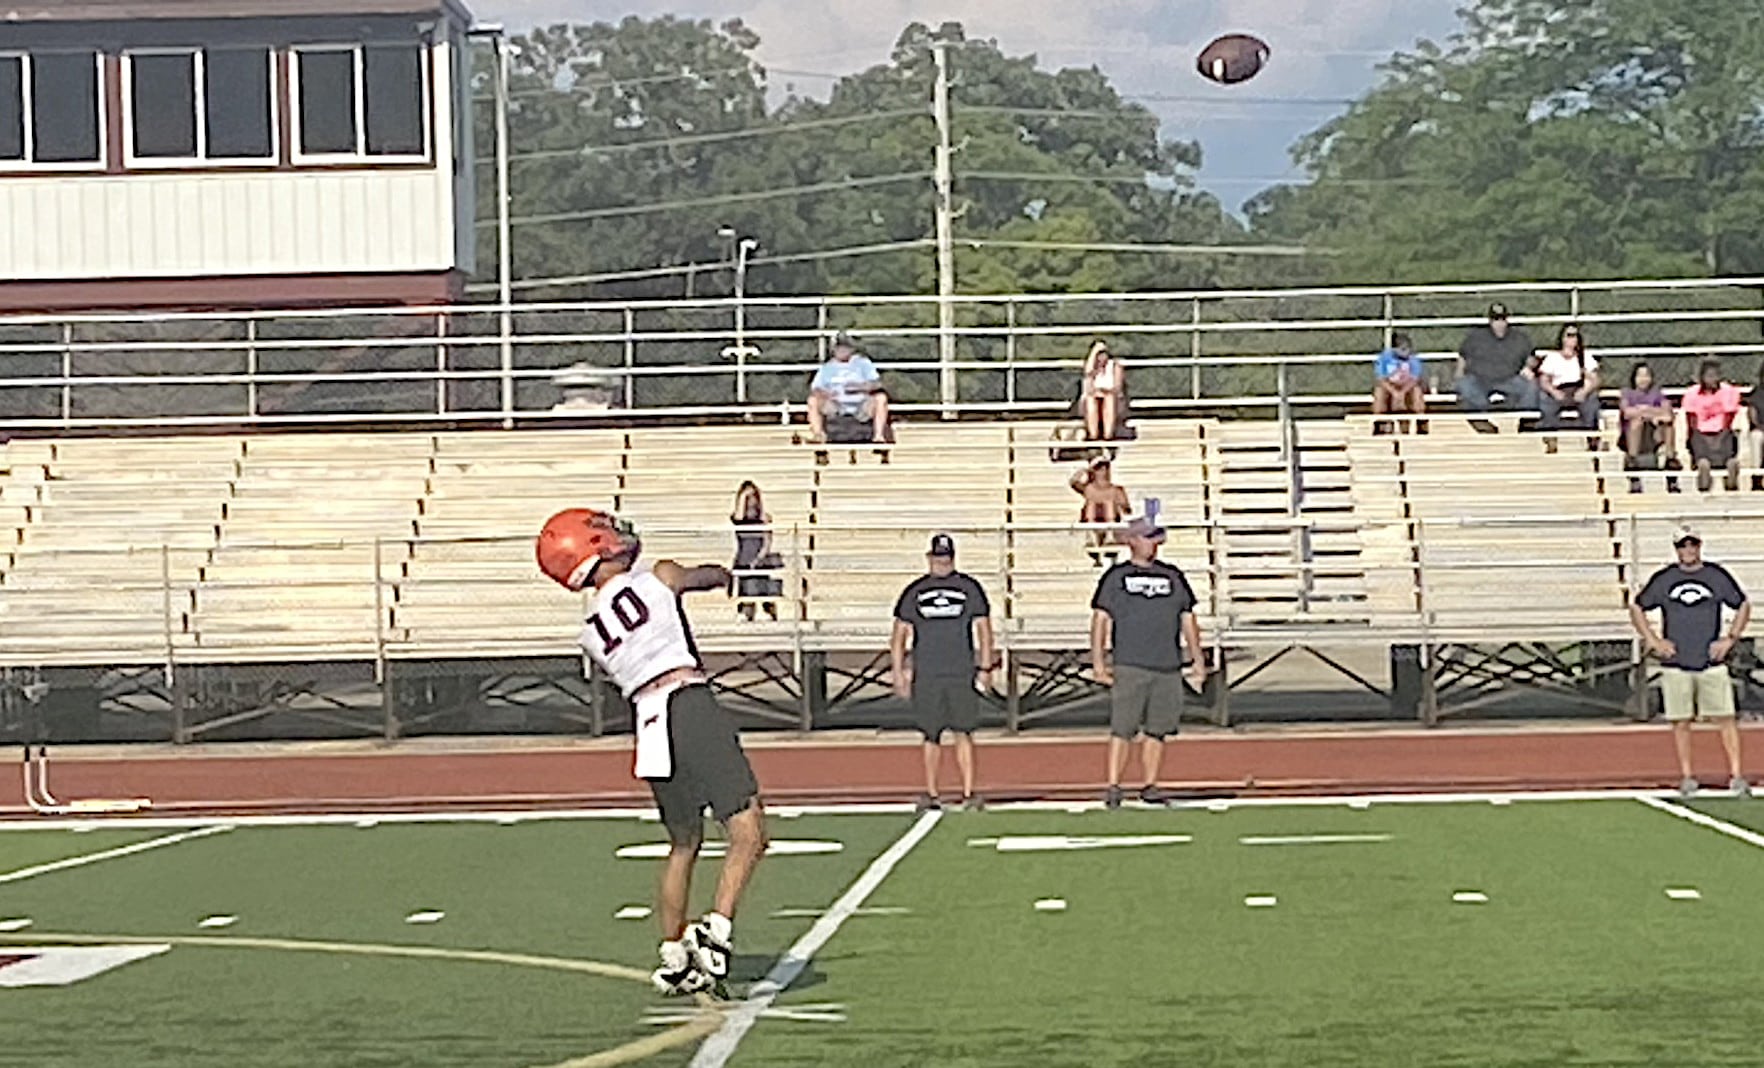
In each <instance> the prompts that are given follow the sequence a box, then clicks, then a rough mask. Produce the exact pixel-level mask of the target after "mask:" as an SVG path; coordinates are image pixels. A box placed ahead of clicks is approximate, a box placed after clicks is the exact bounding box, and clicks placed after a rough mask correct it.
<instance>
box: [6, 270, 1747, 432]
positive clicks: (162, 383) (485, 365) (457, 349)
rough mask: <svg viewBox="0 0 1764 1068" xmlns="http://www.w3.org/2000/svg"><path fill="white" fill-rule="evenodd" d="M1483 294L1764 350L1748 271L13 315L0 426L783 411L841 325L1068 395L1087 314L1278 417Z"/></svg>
mask: <svg viewBox="0 0 1764 1068" xmlns="http://www.w3.org/2000/svg"><path fill="white" fill-rule="evenodd" d="M1496 299H1498V300H1502V301H1504V302H1506V303H1508V304H1510V305H1512V306H1513V307H1514V308H1515V310H1516V312H1518V313H1520V314H1518V315H1517V317H1516V322H1518V323H1520V324H1521V325H1527V324H1529V325H1530V326H1531V327H1533V328H1534V330H1535V331H1536V333H1535V335H1534V337H1535V340H1536V341H1537V342H1538V343H1539V344H1540V345H1546V344H1549V343H1551V342H1553V341H1554V332H1553V330H1552V329H1551V327H1553V326H1554V325H1555V324H1558V323H1561V322H1565V321H1568V320H1575V321H1578V322H1580V323H1582V324H1583V325H1584V326H1585V327H1586V328H1587V329H1588V332H1589V334H1590V335H1591V342H1592V349H1593V351H1594V353H1595V354H1596V355H1598V356H1599V357H1600V358H1601V359H1602V360H1606V361H1608V362H1609V364H1610V370H1609V371H1608V372H1607V374H1606V378H1607V384H1614V383H1615V381H1616V379H1617V377H1618V376H1619V375H1620V374H1621V373H1622V372H1623V370H1624V364H1625V362H1626V361H1629V360H1634V359H1644V358H1645V359H1649V360H1652V361H1654V362H1655V363H1656V364H1657V365H1658V367H1657V370H1658V372H1659V377H1660V378H1661V379H1663V380H1665V381H1667V382H1676V381H1684V380H1688V378H1689V377H1690V371H1691V365H1692V364H1693V363H1694V361H1695V360H1696V359H1699V358H1700V357H1702V356H1703V355H1704V354H1718V355H1727V356H1748V357H1749V356H1756V355H1764V331H1761V328H1760V324H1761V323H1764V278H1726V279H1683V280H1665V281H1615V282H1585V283H1487V284H1474V285H1460V286H1432V287H1423V286H1398V287H1343V288H1302V289H1280V290H1185V291H1173V292H1166V293H1131V294H1054V295H1026V294H1015V295H1001V296H964V297H959V298H955V299H954V301H953V304H954V315H953V317H952V319H951V321H950V322H948V323H947V324H944V323H940V322H939V316H938V311H939V307H940V302H939V301H938V299H937V298H935V297H923V296H898V297H839V296H818V297H747V298H744V299H741V300H738V301H737V300H732V299H707V300H693V301H670V302H635V303H618V302H563V303H534V304H511V305H502V304H463V305H454V306H446V307H418V308H388V309H370V310H363V309H323V310H298V311H263V312H252V313H226V314H220V313H213V314H210V313H167V314H156V315H137V316H121V315H78V316H55V317H29V316H20V317H8V318H5V319H0V428H7V429H13V430H24V431H54V430H66V429H86V428H89V429H104V428H120V427H131V426H157V427H189V426H208V425H213V426H237V425H263V426H274V425H278V424H290V423H301V424H327V423H332V424H340V423H359V422H372V423H391V424H432V423H456V422H468V423H469V422H500V423H502V424H504V425H508V424H513V423H515V422H517V421H520V422H543V421H547V420H570V421H593V420H597V419H607V418H616V419H626V418H642V417H650V416H696V417H710V416H723V415H737V414H740V415H746V416H749V417H753V416H766V417H775V418H782V419H785V420H788V419H791V418H793V417H797V416H800V412H801V404H802V400H803V397H804V395H805V393H806V390H807V382H808V377H809V375H810V374H811V372H812V371H813V369H814V367H815V366H816V364H818V363H819V362H820V361H821V360H822V359H824V358H825V355H826V351H825V347H826V339H827V335H828V332H829V331H831V330H834V329H851V330H853V331H855V332H857V334H858V336H859V338H860V341H861V343H862V345H863V346H864V347H865V348H866V349H867V350H868V351H869V353H870V355H871V356H872V357H873V358H875V359H876V360H877V361H878V363H879V364H881V365H882V368H883V372H884V374H885V376H886V378H887V383H888V386H889V389H890V392H891V393H892V394H893V395H894V398H895V400H896V402H897V404H896V407H897V410H899V411H901V412H903V413H904V414H907V415H913V414H920V413H923V414H937V415H941V416H951V415H959V414H966V413H974V414H987V413H990V414H1014V415H1033V414H1041V415H1057V414H1060V413H1063V412H1064V411H1065V410H1066V409H1067V408H1069V406H1070V405H1071V402H1072V398H1073V396H1074V395H1075V391H1076V384H1077V374H1078V372H1079V370H1080V368H1081V365H1082V356H1083V350H1084V348H1085V345H1086V342H1087V341H1088V340H1089V339H1090V338H1091V337H1094V336H1103V337H1107V338H1109V340H1110V342H1111V345H1112V347H1113V348H1114V350H1115V351H1116V352H1117V354H1119V355H1122V356H1124V357H1125V358H1126V359H1127V360H1128V361H1129V366H1130V369H1131V374H1132V379H1133V381H1132V388H1133V405H1134V407H1135V408H1136V409H1138V410H1161V409H1175V410H1192V409H1204V408H1222V407H1239V408H1261V409H1273V410H1275V411H1276V412H1277V413H1278V414H1279V415H1281V416H1282V417H1283V418H1288V419H1290V418H1292V417H1293V413H1294V412H1295V410H1298V409H1303V408H1313V409H1314V408H1316V407H1318V406H1332V407H1333V406H1341V405H1350V404H1352V405H1357V404H1362V403H1364V401H1365V399H1366V387H1367V386H1369V384H1370V369H1369V364H1370V356H1371V354H1372V353H1374V352H1376V351H1377V350H1378V349H1379V348H1381V347H1382V346H1383V345H1384V344H1385V343H1386V341H1387V340H1388V337H1389V335H1390V333H1391V332H1393V331H1397V330H1402V331H1405V332H1407V333H1409V334H1410V335H1411V336H1413V337H1414V339H1415V342H1416V345H1417V347H1418V349H1419V351H1421V352H1422V353H1423V355H1424V356H1425V357H1426V358H1427V360H1428V361H1429V378H1430V385H1431V387H1432V388H1433V390H1434V392H1435V394H1436V396H1442V397H1443V396H1444V395H1445V392H1446V391H1449V389H1450V387H1451V384H1452V381H1451V380H1452V377H1453V374H1454V368H1453V361H1452V356H1453V354H1454V353H1455V351H1456V348H1457V345H1458V343H1459V341H1460V339H1461V337H1462V334H1463V332H1464V329H1465V328H1466V327H1468V326H1471V325H1474V324H1476V323H1478V322H1481V321H1482V317H1483V313H1484V312H1485V311H1486V307H1487V303H1488V302H1489V301H1491V300H1496ZM737 327H739V331H740V335H741V342H742V343H741V344H739V345H735V344H732V343H731V339H732V338H733V337H734V335H735V331H736V329H737ZM725 350H727V351H728V353H729V355H728V356H725V355H724V353H725ZM945 352H947V353H949V354H950V355H949V358H947V359H945V358H939V354H940V353H945ZM1736 377H1741V378H1747V379H1749V378H1750V377H1751V376H1750V375H1749V374H1744V375H1740V376H1736ZM946 387H947V388H946ZM573 390H581V391H583V392H585V393H589V394H593V396H591V397H589V398H588V399H587V400H586V401H585V402H584V404H586V405H590V406H584V404H570V403H566V402H567V401H569V400H570V397H571V395H572V391H573ZM578 399H579V398H578ZM601 404H604V405H605V407H604V408H601V407H593V406H595V405H601Z"/></svg>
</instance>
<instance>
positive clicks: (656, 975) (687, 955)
mask: <svg viewBox="0 0 1764 1068" xmlns="http://www.w3.org/2000/svg"><path fill="white" fill-rule="evenodd" d="M661 962H662V963H661V967H659V968H657V969H656V970H655V971H653V972H651V973H650V976H649V981H650V982H651V983H654V984H655V988H656V989H657V990H659V991H660V992H661V993H662V994H664V995H666V996H667V997H671V998H680V997H687V996H689V995H692V994H698V993H702V992H704V991H706V990H709V989H710V988H711V987H712V986H713V985H715V981H714V980H712V979H711V977H710V976H708V975H706V974H704V972H702V971H700V970H699V968H698V966H697V964H696V963H695V961H694V960H693V953H692V951H691V950H690V949H688V948H687V946H686V943H685V942H684V941H680V942H663V943H662V944H661Z"/></svg>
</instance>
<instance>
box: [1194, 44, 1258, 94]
mask: <svg viewBox="0 0 1764 1068" xmlns="http://www.w3.org/2000/svg"><path fill="white" fill-rule="evenodd" d="M1267 65H1268V43H1267V42H1266V41H1263V40H1262V39H1261V38H1259V37H1251V36H1250V35H1249V34H1247V33H1228V34H1226V35H1225V36H1223V37H1220V38H1219V39H1217V40H1215V41H1214V42H1213V43H1212V44H1210V45H1208V46H1207V47H1205V48H1203V49H1201V54H1200V56H1199V58H1197V59H1196V60H1195V67H1196V68H1197V69H1198V70H1199V71H1200V73H1201V77H1203V78H1206V79H1207V80H1209V81H1215V82H1218V83H1219V84H1220V85H1236V84H1237V83H1238V82H1247V81H1249V80H1250V79H1251V78H1254V77H1255V76H1256V75H1258V74H1260V73H1261V72H1262V68H1263V67H1265V66H1267Z"/></svg>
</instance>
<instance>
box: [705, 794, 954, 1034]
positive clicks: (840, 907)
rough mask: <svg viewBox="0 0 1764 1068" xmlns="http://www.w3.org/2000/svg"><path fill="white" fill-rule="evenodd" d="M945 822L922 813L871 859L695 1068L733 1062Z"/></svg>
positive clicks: (758, 985) (786, 953) (735, 1012)
mask: <svg viewBox="0 0 1764 1068" xmlns="http://www.w3.org/2000/svg"><path fill="white" fill-rule="evenodd" d="M942 818H943V813H942V812H939V811H931V812H926V813H924V814H923V815H921V816H920V817H919V818H918V819H916V820H914V821H913V824H912V826H910V827H908V828H907V830H906V833H905V834H903V835H901V836H900V837H899V838H897V839H895V841H894V844H893V845H891V846H889V847H888V848H887V849H885V850H883V851H882V855H881V856H878V857H877V858H876V859H875V860H873V861H871V862H870V866H869V867H867V868H865V869H864V873H863V874H862V875H860V876H858V877H857V881H856V882H854V883H852V884H851V886H850V887H849V888H847V890H846V891H845V893H843V894H841V895H839V900H838V901H835V902H834V903H833V907H832V908H829V909H828V910H827V914H826V915H825V916H822V917H821V918H820V919H818V920H816V921H815V924H814V926H813V927H810V928H809V929H808V931H807V932H806V933H805V934H804V935H803V936H802V937H801V938H798V939H797V940H796V942H795V943H794V944H793V945H792V946H791V947H790V948H789V949H787V950H785V951H784V955H783V956H782V957H779V958H778V961H777V963H776V964H773V965H772V970H771V971H769V972H767V973H766V977H765V978H764V979H761V980H760V981H759V982H757V983H755V984H753V989H751V990H749V991H748V993H747V998H746V999H745V1000H743V1001H742V1002H741V1003H740V1004H739V1005H737V1006H736V1007H735V1009H734V1010H733V1011H732V1012H730V1013H729V1015H728V1016H727V1017H726V1018H725V1019H724V1020H723V1026H722V1027H720V1028H718V1029H717V1031H716V1033H714V1034H712V1035H711V1036H710V1037H709V1038H707V1039H705V1042H704V1045H702V1046H700V1047H699V1048H698V1053H697V1055H695V1056H694V1057H693V1058H692V1064H691V1068H723V1066H724V1065H726V1064H728V1063H729V1058H730V1057H733V1056H734V1055H735V1049H736V1047H737V1046H739V1045H741V1040H742V1039H743V1038H745V1037H746V1036H747V1032H749V1031H751V1030H752V1029H753V1025H754V1021H756V1020H758V1019H759V1016H760V1014H761V1013H763V1012H765V1011H766V1010H767V1009H769V1008H771V1007H772V1002H774V1001H776V1000H777V999H778V995H779V994H781V993H783V992H784V990H785V989H786V988H788V987H789V986H790V984H791V983H793V982H795V981H796V977H797V976H799V975H801V974H802V970H803V969H804V968H805V967H807V966H808V962H809V961H810V960H811V959H813V958H814V955H815V954H816V953H817V952H819V951H820V949H821V947H822V946H824V945H826V944H827V940H828V939H830V938H832V937H833V936H834V934H836V933H837V932H838V931H839V928H840V926H841V925H842V924H844V923H845V921H846V920H847V919H849V918H850V917H851V915H852V913H854V912H856V911H857V910H858V908H859V907H861V906H862V905H863V903H864V902H865V901H866V900H868V899H869V896H870V895H871V894H873V893H875V892H876V888H877V887H879V886H881V885H882V881H883V880H884V879H886V878H888V875H889V873H890V872H892V871H894V868H895V866H896V865H898V864H899V863H900V862H901V861H902V860H904V859H906V855H907V854H908V853H911V852H912V851H913V849H914V848H915V847H916V846H918V844H919V843H920V842H922V841H924V840H925V836H926V835H928V834H930V833H931V831H932V829H933V828H935V827H936V826H937V822H938V820H940V819H942Z"/></svg>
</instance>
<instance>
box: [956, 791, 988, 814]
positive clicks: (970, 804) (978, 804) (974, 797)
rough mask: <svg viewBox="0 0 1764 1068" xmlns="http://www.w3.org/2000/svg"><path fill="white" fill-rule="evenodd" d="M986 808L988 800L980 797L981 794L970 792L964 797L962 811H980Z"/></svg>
mask: <svg viewBox="0 0 1764 1068" xmlns="http://www.w3.org/2000/svg"><path fill="white" fill-rule="evenodd" d="M985 808H986V802H985V801H982V800H981V799H980V795H979V794H969V795H968V796H967V797H964V798H962V811H964V812H980V811H983V810H984V809H985Z"/></svg>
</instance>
